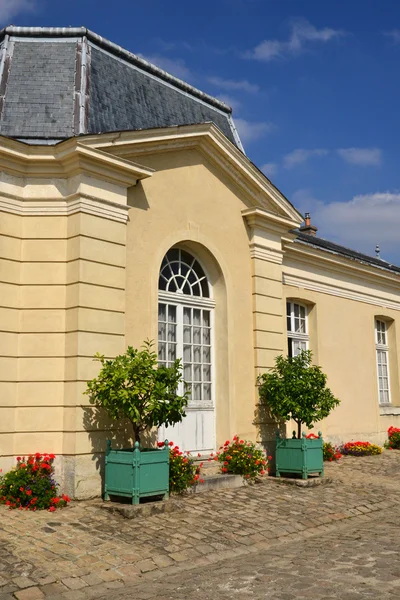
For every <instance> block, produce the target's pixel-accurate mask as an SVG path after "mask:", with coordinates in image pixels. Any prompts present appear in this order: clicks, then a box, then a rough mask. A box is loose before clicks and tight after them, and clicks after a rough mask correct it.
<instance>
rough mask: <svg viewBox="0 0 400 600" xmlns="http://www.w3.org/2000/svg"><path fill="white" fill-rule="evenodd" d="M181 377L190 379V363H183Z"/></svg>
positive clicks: (186, 379)
mask: <svg viewBox="0 0 400 600" xmlns="http://www.w3.org/2000/svg"><path fill="white" fill-rule="evenodd" d="M183 379H184V380H185V381H192V365H183Z"/></svg>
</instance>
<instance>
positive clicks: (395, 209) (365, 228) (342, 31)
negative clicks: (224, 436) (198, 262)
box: [0, 0, 400, 264]
mask: <svg viewBox="0 0 400 600" xmlns="http://www.w3.org/2000/svg"><path fill="white" fill-rule="evenodd" d="M0 20H1V24H2V25H7V24H10V23H13V24H15V25H24V26H40V25H42V26H69V25H75V26H77V25H84V26H86V27H88V28H89V29H92V30H94V31H95V32H96V33H99V34H100V35H102V36H104V37H106V38H108V39H110V40H112V41H113V42H116V43H118V44H120V45H121V46H123V47H125V48H127V49H128V50H130V51H132V52H134V53H136V54H141V55H143V56H145V57H146V58H147V59H149V60H151V61H152V62H154V63H156V64H158V65H159V66H161V67H162V68H164V69H166V70H168V71H170V72H172V73H173V74H175V75H177V76H178V77H181V78H183V79H185V80H186V81H188V82H190V83H191V84H192V85H194V86H196V87H198V88H200V89H202V90H204V91H206V92H208V93H210V94H212V95H215V96H218V97H220V98H222V99H223V100H225V101H227V102H228V103H229V104H231V105H232V107H233V109H234V111H233V115H234V119H235V122H236V124H237V127H238V129H239V131H240V133H241V136H242V141H243V143H244V146H245V150H246V153H247V155H248V156H249V157H250V158H251V160H253V161H254V162H255V163H256V164H257V166H259V167H260V168H261V169H262V170H263V171H264V172H265V173H266V174H267V175H268V177H270V179H272V181H273V182H274V183H275V184H276V185H277V187H278V188H279V189H280V190H281V191H282V192H283V193H284V194H285V195H286V196H287V197H288V198H289V199H290V200H291V201H292V202H293V203H294V204H295V206H296V207H297V208H298V209H299V210H300V211H301V212H303V213H304V211H309V212H311V216H312V222H313V223H314V224H315V225H317V226H318V227H319V235H321V237H326V238H328V239H331V240H333V241H337V242H339V243H342V244H344V245H347V246H349V247H352V248H354V249H357V250H361V251H363V252H366V253H368V254H374V249H375V244H376V243H379V244H380V247H381V256H382V258H384V259H385V260H388V261H392V262H395V263H397V264H400V242H399V240H400V235H399V231H400V169H399V164H398V162H399V157H400V152H399V151H400V131H399V130H400V118H399V114H400V3H399V2H395V1H393V0H351V1H349V0H323V1H321V0H318V1H317V0H213V1H211V0H202V2H188V1H187V0H186V1H185V2H184V1H183V0H182V1H181V0H171V1H170V2H168V3H166V2H165V1H161V0H146V2H134V1H132V0H114V2H113V3H112V4H111V5H110V3H109V2H105V1H104V0H69V1H68V2H54V0H53V1H50V0H0Z"/></svg>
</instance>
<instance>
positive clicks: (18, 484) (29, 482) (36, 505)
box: [0, 452, 70, 512]
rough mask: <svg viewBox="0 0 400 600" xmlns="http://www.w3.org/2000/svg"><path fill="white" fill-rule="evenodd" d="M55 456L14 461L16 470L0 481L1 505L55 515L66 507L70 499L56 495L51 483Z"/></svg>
mask: <svg viewBox="0 0 400 600" xmlns="http://www.w3.org/2000/svg"><path fill="white" fill-rule="evenodd" d="M54 459H55V455H54V454H40V453H39V452H37V453H36V454H34V455H29V456H28V458H27V459H26V458H25V456H24V457H22V458H21V457H20V456H18V457H17V466H16V467H15V468H14V469H12V470H11V471H9V472H8V473H6V474H5V475H4V476H3V477H1V478H0V503H2V504H6V505H7V506H8V507H9V508H10V509H13V508H18V509H20V510H23V509H25V510H43V509H48V510H49V511H50V512H54V511H55V510H56V509H57V508H61V507H63V506H66V504H67V503H68V502H69V501H70V498H69V497H68V496H66V495H65V494H63V495H62V496H58V495H57V488H58V484H57V483H56V482H55V480H54V467H53V461H54Z"/></svg>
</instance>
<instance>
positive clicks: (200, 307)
mask: <svg viewBox="0 0 400 600" xmlns="http://www.w3.org/2000/svg"><path fill="white" fill-rule="evenodd" d="M213 307H214V303H213V301H212V300H211V299H210V288H209V284H208V281H207V278H206V275H205V273H204V271H203V269H202V267H201V266H200V264H199V262H198V261H197V260H196V259H195V258H194V257H193V256H191V255H190V254H189V253H188V252H186V251H184V250H180V249H178V248H172V249H171V250H169V252H168V253H167V254H166V255H165V257H164V260H163V263H162V265H161V271H160V281H159V304H158V360H159V364H163V365H171V364H172V362H173V361H174V360H175V359H176V358H181V359H182V365H183V378H184V381H185V386H186V388H187V389H188V391H189V392H190V396H189V404H188V407H187V409H186V417H185V418H184V419H183V421H182V422H181V423H177V424H176V425H174V426H169V427H161V428H160V429H159V433H158V436H159V440H160V441H161V440H165V439H168V440H171V441H173V442H174V444H175V445H177V446H179V448H180V449H181V450H186V451H190V452H194V451H195V452H208V451H212V450H214V449H215V408H214V407H215V404H214V393H213V392H214V385H213V378H214V365H213V348H212V332H213Z"/></svg>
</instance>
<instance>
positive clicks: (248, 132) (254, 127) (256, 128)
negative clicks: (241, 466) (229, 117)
mask: <svg viewBox="0 0 400 600" xmlns="http://www.w3.org/2000/svg"><path fill="white" fill-rule="evenodd" d="M235 125H236V128H237V130H238V132H239V136H240V139H241V140H242V142H243V143H244V144H246V143H247V142H253V141H254V140H258V139H259V138H261V137H263V136H264V135H266V134H267V133H269V132H270V131H272V129H273V128H274V126H273V125H272V123H266V122H256V121H247V120H246V119H235Z"/></svg>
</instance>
